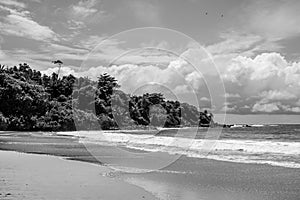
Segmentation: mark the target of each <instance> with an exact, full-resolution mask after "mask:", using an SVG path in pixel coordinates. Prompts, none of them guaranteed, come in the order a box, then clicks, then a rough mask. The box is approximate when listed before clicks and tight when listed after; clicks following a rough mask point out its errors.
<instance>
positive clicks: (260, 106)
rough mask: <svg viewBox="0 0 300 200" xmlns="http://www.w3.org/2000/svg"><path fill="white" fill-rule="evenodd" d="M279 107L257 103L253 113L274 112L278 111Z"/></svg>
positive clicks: (272, 104) (274, 104)
mask: <svg viewBox="0 0 300 200" xmlns="http://www.w3.org/2000/svg"><path fill="white" fill-rule="evenodd" d="M278 110H279V108H278V105H277V104H276V103H267V104H261V103H256V104H254V106H253V108H252V111H253V112H267V113H270V112H274V111H278Z"/></svg>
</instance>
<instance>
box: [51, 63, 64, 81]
mask: <svg viewBox="0 0 300 200" xmlns="http://www.w3.org/2000/svg"><path fill="white" fill-rule="evenodd" d="M52 63H53V64H55V65H58V72H57V77H59V72H60V69H61V65H62V64H63V62H62V61H61V60H55V61H52Z"/></svg>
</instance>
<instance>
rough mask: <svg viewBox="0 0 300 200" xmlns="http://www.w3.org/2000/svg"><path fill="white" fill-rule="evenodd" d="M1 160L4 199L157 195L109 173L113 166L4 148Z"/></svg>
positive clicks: (1, 152) (143, 197)
mask: <svg viewBox="0 0 300 200" xmlns="http://www.w3.org/2000/svg"><path fill="white" fill-rule="evenodd" d="M0 160H5V162H1V163H0V172H1V173H0V180H1V185H2V186H1V193H0V197H1V199H2V198H3V199H12V198H13V199H14V198H15V199H18V198H22V199H28V200H31V199H42V198H44V199H62V200H64V199H95V200H96V199H112V200H119V199H123V198H125V199H151V200H155V199H156V198H155V197H154V196H153V195H152V194H150V193H149V192H146V191H145V190H143V189H142V188H139V187H137V186H134V185H132V184H129V183H126V182H124V181H122V180H119V179H116V178H111V177H108V176H106V174H109V172H110V170H109V169H108V168H106V167H105V166H100V165H93V164H91V163H87V162H78V161H72V160H66V159H63V158H61V157H58V156H51V155H47V156H46V155H37V154H28V153H20V152H14V151H3V150H1V151H0ZM111 188H118V193H115V192H113V190H110V189H111Z"/></svg>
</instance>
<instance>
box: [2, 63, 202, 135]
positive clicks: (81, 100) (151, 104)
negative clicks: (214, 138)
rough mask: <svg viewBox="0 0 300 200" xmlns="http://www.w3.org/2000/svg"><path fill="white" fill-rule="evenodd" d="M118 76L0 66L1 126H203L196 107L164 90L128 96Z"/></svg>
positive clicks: (61, 128)
mask: <svg viewBox="0 0 300 200" xmlns="http://www.w3.org/2000/svg"><path fill="white" fill-rule="evenodd" d="M119 87H120V85H119V84H118V83H117V80H116V79H115V78H114V77H112V76H110V75H109V74H101V75H100V76H99V77H98V80H97V81H92V80H90V79H89V78H87V77H79V78H76V77H74V76H73V75H68V76H63V77H62V78H59V77H58V74H57V73H53V74H52V75H51V76H48V75H45V74H42V73H41V72H40V71H37V70H33V69H31V68H30V67H29V65H27V64H26V63H24V64H20V65H19V66H18V67H16V66H14V67H6V66H3V65H0V130H18V131H74V130H80V129H83V130H92V129H99V128H101V129H105V130H106V129H118V128H130V127H137V126H139V127H144V126H161V127H179V126H197V125H199V120H201V118H200V116H201V115H200V113H199V112H198V110H197V108H196V107H195V106H192V105H189V104H187V103H180V102H178V101H170V100H165V98H164V96H163V95H162V94H160V93H152V94H148V93H146V94H143V95H141V96H130V95H128V94H125V93H124V92H122V91H121V90H119V89H118V88H119Z"/></svg>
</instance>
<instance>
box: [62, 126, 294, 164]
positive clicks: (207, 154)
mask: <svg viewBox="0 0 300 200" xmlns="http://www.w3.org/2000/svg"><path fill="white" fill-rule="evenodd" d="M58 134H64V135H75V136H80V137H79V138H80V139H79V141H80V142H81V143H83V144H85V145H86V146H87V149H88V150H89V146H90V145H92V144H100V145H102V146H111V147H116V149H121V150H120V151H122V156H120V157H122V158H123V159H121V160H122V162H117V163H116V162H115V161H114V163H113V164H114V165H122V163H123V164H124V159H126V158H127V159H128V158H130V159H132V157H136V156H138V157H139V158H142V159H143V163H147V161H146V159H147V158H149V157H151V159H150V160H149V162H151V161H153V160H152V158H153V157H155V156H157V155H160V157H159V159H156V160H162V159H166V160H167V161H166V162H165V163H163V162H162V163H160V164H161V165H162V164H167V162H171V161H173V160H175V159H177V158H178V157H179V156H186V157H191V158H207V159H213V160H220V161H228V162H236V163H253V164H268V165H273V166H281V167H286V168H300V124H273V125H253V126H252V127H241V126H235V127H233V128H224V129H221V128H210V129H205V128H180V129H160V130H157V131H156V130H135V131H132V130H126V131H122V130H118V131H77V132H62V133H58ZM124 149H125V150H124ZM91 152H92V150H91ZM124 152H127V153H125V154H124ZM133 152H134V153H133ZM137 152H138V153H137ZM141 152H142V153H141ZM92 153H93V152H92ZM147 153H148V154H147ZM166 154H167V155H172V156H173V157H172V158H171V159H170V158H168V157H167V156H166ZM120 155H121V154H120ZM162 155H163V156H162ZM145 158H146V159H145ZM108 162H112V161H111V160H108ZM155 162H156V161H155ZM135 163H136V162H135ZM148 164H149V163H148ZM148 164H147V165H148ZM119 167H122V166H119ZM123 167H125V166H123ZM156 167H157V166H156Z"/></svg>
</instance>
